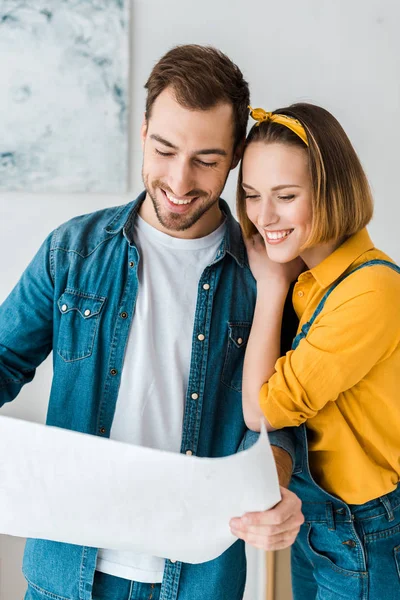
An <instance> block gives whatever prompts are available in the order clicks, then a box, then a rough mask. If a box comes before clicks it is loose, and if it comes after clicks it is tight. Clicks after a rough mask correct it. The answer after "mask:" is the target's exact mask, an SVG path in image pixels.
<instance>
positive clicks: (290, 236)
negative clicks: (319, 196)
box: [242, 142, 312, 263]
mask: <svg viewBox="0 0 400 600" xmlns="http://www.w3.org/2000/svg"><path fill="white" fill-rule="evenodd" d="M242 168H243V184H242V185H243V189H244V192H245V195H246V211H247V215H248V217H249V219H250V221H251V222H252V223H253V224H254V225H255V226H256V228H257V229H258V231H259V232H260V234H261V235H262V237H263V239H264V241H265V246H266V249H267V253H268V256H269V258H270V259H271V260H273V261H275V262H280V263H285V262H288V261H290V260H293V259H294V258H296V257H297V256H299V255H300V254H301V248H302V247H303V246H304V244H305V242H306V241H307V239H308V237H309V235H310V232H311V221H312V208H311V180H310V175H309V170H308V156H307V152H306V150H303V149H302V148H300V147H298V146H294V145H289V144H280V143H269V144H266V143H265V142H253V143H250V145H249V146H248V147H247V148H246V151H245V153H244V157H243V167H242Z"/></svg>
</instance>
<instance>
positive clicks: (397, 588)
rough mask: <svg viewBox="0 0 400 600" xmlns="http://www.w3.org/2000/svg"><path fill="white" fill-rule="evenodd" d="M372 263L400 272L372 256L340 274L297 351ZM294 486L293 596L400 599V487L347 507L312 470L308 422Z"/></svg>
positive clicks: (299, 435) (299, 434)
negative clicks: (334, 298)
mask: <svg viewBox="0 0 400 600" xmlns="http://www.w3.org/2000/svg"><path fill="white" fill-rule="evenodd" d="M371 265H384V266H386V267H389V268H391V269H393V270H395V271H397V272H398V273H400V268H399V267H398V266H396V265H394V264H392V263H390V262H387V261H384V260H371V261H368V262H366V263H364V264H362V265H360V266H359V267H357V268H356V269H354V270H353V271H351V272H350V273H347V274H346V275H344V276H342V277H341V278H339V279H338V281H337V282H335V284H334V285H333V286H332V287H330V288H329V289H328V291H327V292H326V294H325V295H324V297H323V298H322V300H321V302H320V303H319V305H318V306H317V308H316V310H315V312H314V314H313V316H312V318H311V319H310V321H309V322H308V323H306V324H305V325H303V327H302V330H301V331H300V333H299V334H298V335H297V336H296V338H295V339H294V341H293V346H292V349H293V350H294V349H296V348H297V346H298V344H299V343H300V341H301V340H302V339H303V338H304V337H305V336H306V335H307V333H308V331H309V329H310V327H311V325H312V324H313V322H314V320H315V318H316V317H317V316H318V314H319V313H320V312H321V311H322V309H323V307H324V304H325V302H326V299H327V298H328V296H329V295H330V294H331V292H332V291H333V289H334V288H335V287H336V286H337V285H338V284H339V283H340V282H341V281H343V279H345V278H346V277H348V276H349V275H351V274H352V273H354V272H355V271H357V270H358V269H362V268H364V267H368V266H371ZM399 309H400V308H399ZM399 400H400V394H399ZM399 454H400V439H399ZM349 460H351V458H349ZM290 489H291V490H292V491H293V492H295V493H296V494H297V495H298V496H299V497H300V498H301V500H302V502H303V505H302V511H303V514H304V518H305V522H304V524H303V525H302V527H301V530H300V533H299V535H298V537H297V540H296V542H295V544H294V546H293V547H292V585H293V597H294V600H345V599H346V600H350V599H351V600H400V487H397V489H396V490H394V491H393V492H391V493H389V494H387V495H385V496H382V497H380V498H376V499H375V500H371V501H370V502H367V503H365V504H361V505H348V504H346V503H345V502H343V501H342V500H340V499H338V498H336V497H335V496H333V495H331V494H329V493H328V492H326V491H324V490H323V489H322V488H321V487H319V485H317V484H316V482H315V481H314V479H313V478H312V475H311V472H310V467H309V461H308V442H307V429H306V426H305V425H304V424H303V425H301V426H300V427H297V428H296V464H295V468H294V473H293V477H292V482H291V486H290Z"/></svg>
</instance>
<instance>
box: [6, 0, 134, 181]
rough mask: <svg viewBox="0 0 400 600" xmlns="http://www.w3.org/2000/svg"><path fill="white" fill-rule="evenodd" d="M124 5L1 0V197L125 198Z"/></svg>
mask: <svg viewBox="0 0 400 600" xmlns="http://www.w3.org/2000/svg"><path fill="white" fill-rule="evenodd" d="M128 78H129V0H47V1H46V0H27V1H24V0H0V190H2V191H27V192H30V191H32V192H35V191H39V192H52V191H59V192H112V193H114V192H125V191H126V189H127V169H128V128H127V121H128V119H127V111H128Z"/></svg>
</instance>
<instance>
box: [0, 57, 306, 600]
mask: <svg viewBox="0 0 400 600" xmlns="http://www.w3.org/2000/svg"><path fill="white" fill-rule="evenodd" d="M146 88H147V102H146V113H145V118H144V121H143V126H142V142H143V153H144V158H143V181H144V185H145V189H146V191H145V192H143V193H142V194H141V195H140V196H139V197H138V198H137V200H136V201H135V202H133V203H130V204H128V205H127V206H122V207H118V208H112V209H107V210H103V211H99V212H97V213H94V214H91V215H85V216H83V217H78V218H76V219H73V220H71V221H70V222H69V223H67V224H65V225H62V226H61V227H60V228H58V229H57V230H56V231H55V232H53V233H52V234H51V235H50V236H49V237H48V239H47V240H46V241H45V243H44V244H43V246H42V248H41V249H40V250H39V253H38V254H37V256H36V257H35V258H34V260H33V261H32V263H31V265H30V266H29V267H28V269H27V270H26V272H25V273H24V275H23V276H22V278H21V280H20V282H19V283H18V285H17V286H16V288H15V289H14V291H13V292H12V293H11V295H10V296H9V298H8V299H7V300H6V301H5V302H4V304H3V306H2V307H1V309H0V344H1V346H0V347H1V351H2V354H1V362H0V398H1V402H2V403H4V402H6V401H8V400H11V399H12V398H13V397H15V395H16V394H17V393H18V391H19V389H20V388H21V386H22V385H23V384H24V383H26V382H28V381H30V380H31V379H32V378H33V376H34V373H35V369H36V367H37V366H38V365H39V364H40V362H41V361H42V360H44V358H45V357H46V356H47V355H48V354H49V352H50V351H51V350H53V357H54V358H53V360H54V379H53V386H52V392H51V397H50V402H49V409H48V417H47V423H48V424H49V425H55V426H59V427H63V428H67V429H73V430H77V431H82V432H85V433H89V434H93V435H99V436H103V437H111V438H113V439H116V440H120V441H126V442H130V443H134V444H142V445H145V446H149V447H154V448H160V449H163V450H170V451H175V452H183V453H186V454H188V455H192V454H193V455H197V456H209V457H218V456H226V455H229V454H233V453H235V452H237V451H239V450H241V449H244V448H246V447H248V446H250V445H251V444H252V443H253V442H254V435H253V434H251V433H250V432H248V431H247V430H246V427H245V424H244V422H243V415H242V407H241V378H242V365H243V356H244V349H245V345H246V340H247V337H248V334H249V329H250V324H251V321H252V315H253V311H254V303H255V283H254V280H253V278H252V276H251V273H250V270H249V268H248V265H247V261H246V255H245V249H244V244H243V240H242V238H241V235H240V230H239V226H238V224H237V222H236V221H235V220H234V219H233V217H232V216H231V213H230V211H229V208H228V206H227V204H226V203H225V202H224V201H222V200H221V199H220V194H221V192H222V190H223V188H224V185H225V182H226V179H227V176H228V174H229V171H230V169H232V168H234V167H235V166H236V165H237V163H238V161H239V159H240V155H241V149H242V144H243V140H244V137H245V131H246V123H247V113H248V110H247V106H248V104H249V93H248V86H247V83H246V82H245V81H244V79H243V76H242V73H241V72H240V71H239V69H238V68H237V67H236V66H235V65H234V64H233V63H232V62H231V61H230V60H229V59H228V58H227V57H226V56H225V55H223V54H222V53H220V52H219V51H217V50H215V49H212V48H204V47H200V46H182V47H178V48H175V49H173V50H171V51H170V52H168V53H167V54H166V55H165V56H164V57H163V58H162V59H161V60H160V61H159V63H158V64H157V65H156V66H155V67H154V69H153V71H152V73H151V75H150V78H149V80H148V82H147V84H146ZM288 343H289V340H288ZM272 435H273V437H271V441H272V442H273V444H274V453H275V457H276V460H277V464H278V469H279V475H280V482H281V483H282V484H283V485H287V484H288V481H289V479H290V473H291V465H292V462H291V457H290V455H289V454H288V453H287V452H286V451H288V452H292V447H291V437H290V435H289V434H288V433H287V432H285V431H283V432H279V433H274V434H272ZM126 476H127V477H129V473H127V474H126ZM104 485H105V486H106V485H107V481H104ZM282 495H283V500H282V502H281V503H280V504H279V505H278V506H277V507H275V508H274V509H273V510H271V511H267V512H264V513H255V514H250V515H247V516H246V517H244V518H242V519H241V518H239V517H240V515H236V518H235V519H233V520H232V521H231V527H232V531H233V532H234V533H235V535H237V537H238V538H241V540H238V541H237V542H236V543H235V544H233V545H232V546H231V547H230V548H229V549H228V550H227V551H226V552H225V553H223V554H222V555H221V556H220V557H219V558H217V559H216V560H214V561H210V562H208V563H204V564H201V565H190V564H184V563H179V562H174V561H171V560H168V559H164V558H159V557H151V556H143V555H137V554H133V553H130V552H117V551H111V550H108V549H100V550H99V551H97V550H96V549H94V548H83V547H78V546H72V545H68V544H60V543H55V542H49V541H44V540H28V542H27V546H26V551H25V557H24V574H25V576H26V578H27V580H28V591H27V594H26V599H29V600H33V599H35V600H39V599H44V598H50V597H51V598H54V599H66V598H68V599H71V600H90V599H91V598H93V599H94V600H106V599H107V600H128V599H129V600H131V599H137V600H142V599H143V600H144V599H146V600H150V598H151V599H152V600H157V599H158V598H159V599H161V600H176V599H178V600H197V599H205V600H207V599H210V600H211V599H214V598H219V599H226V600H236V599H237V600H239V599H240V598H242V595H243V588H244V583H245V555H244V544H243V541H242V540H246V541H248V542H249V543H251V544H253V545H254V546H256V547H261V548H268V549H277V548H282V547H285V546H288V545H290V544H291V543H292V542H293V541H294V538H295V536H296V534H297V531H298V529H299V526H300V524H301V522H302V516H301V512H300V502H299V500H298V499H297V498H296V496H294V495H293V494H291V493H290V492H289V491H287V490H285V489H284V488H282ZM232 517H235V515H232ZM105 518H106V515H105ZM193 518H195V515H194V517H193ZM246 520H247V522H246ZM99 527H101V523H99Z"/></svg>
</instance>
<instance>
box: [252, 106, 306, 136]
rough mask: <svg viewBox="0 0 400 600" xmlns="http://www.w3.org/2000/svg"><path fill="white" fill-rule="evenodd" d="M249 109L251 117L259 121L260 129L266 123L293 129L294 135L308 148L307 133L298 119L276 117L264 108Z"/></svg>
mask: <svg viewBox="0 0 400 600" xmlns="http://www.w3.org/2000/svg"><path fill="white" fill-rule="evenodd" d="M248 108H249V109H250V116H251V117H252V118H253V119H254V120H255V121H257V124H256V127H258V125H260V123H263V122H264V121H265V122H267V121H271V123H278V124H279V125H284V126H285V127H288V128H289V129H291V130H292V131H293V133H295V134H296V135H298V136H299V138H300V139H301V140H303V142H304V143H305V144H306V146H308V140H307V134H306V131H305V129H304V127H303V125H302V124H301V123H300V121H298V120H297V119H295V118H293V117H287V116H286V115H279V114H278V115H275V114H273V113H272V112H266V111H265V110H264V109H263V108H251V106H249V107H248Z"/></svg>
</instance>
